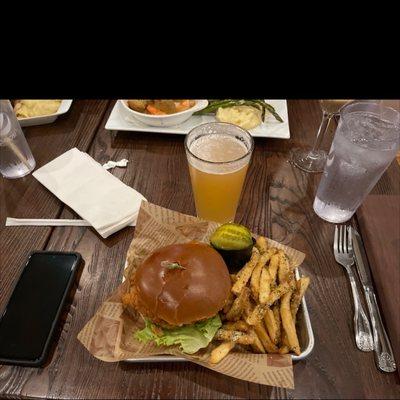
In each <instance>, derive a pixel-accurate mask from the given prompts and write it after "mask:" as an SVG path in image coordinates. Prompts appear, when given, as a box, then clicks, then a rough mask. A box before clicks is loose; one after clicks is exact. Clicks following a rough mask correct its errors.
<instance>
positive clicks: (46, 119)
mask: <svg viewBox="0 0 400 400" xmlns="http://www.w3.org/2000/svg"><path fill="white" fill-rule="evenodd" d="M71 104H72V100H61V104H60V107H58V110H57V112H55V113H54V114H50V115H39V116H37V117H29V118H18V121H19V123H20V125H21V126H22V127H24V126H33V125H45V124H51V123H52V122H54V121H55V120H56V119H57V117H58V116H59V115H61V114H65V113H66V112H67V111H68V110H69V108H70V107H71Z"/></svg>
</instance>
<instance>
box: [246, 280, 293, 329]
mask: <svg viewBox="0 0 400 400" xmlns="http://www.w3.org/2000/svg"><path fill="white" fill-rule="evenodd" d="M289 290H290V286H289V283H287V282H284V283H282V284H280V285H278V286H277V287H276V288H275V289H273V290H272V291H271V293H270V295H269V298H268V301H267V302H266V303H265V304H257V305H256V306H255V307H254V310H253V311H252V312H251V314H250V315H249V316H247V317H246V322H247V323H248V324H249V325H256V324H258V323H260V322H261V320H262V319H263V318H264V314H265V311H266V309H267V308H268V307H269V306H271V305H272V304H274V303H275V302H276V301H277V300H279V299H280V298H281V297H282V296H283V295H284V294H285V293H287V292H288V291H289Z"/></svg>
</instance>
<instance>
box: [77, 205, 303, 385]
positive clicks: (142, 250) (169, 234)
mask: <svg viewBox="0 0 400 400" xmlns="http://www.w3.org/2000/svg"><path fill="white" fill-rule="evenodd" d="M218 226H219V224H218V223H216V222H210V221H205V220H201V219H199V218H196V217H193V216H190V215H185V214H181V213H178V212H176V211H172V210H168V209H166V208H162V207H159V206H157V205H154V204H151V203H148V202H145V201H143V202H142V204H141V208H140V211H139V215H138V219H137V223H136V229H135V236H134V238H133V240H132V243H131V245H130V247H129V250H128V254H127V268H126V270H125V272H124V276H125V278H128V277H129V276H130V275H131V274H132V273H133V272H134V271H135V269H136V267H137V266H138V265H140V263H141V262H142V261H143V260H144V259H145V258H146V257H147V256H148V255H150V254H151V253H152V252H154V251H155V250H156V249H158V248H159V247H162V246H166V245H169V244H173V243H184V242H189V241H191V240H199V241H203V242H208V239H209V237H210V235H211V234H212V232H213V231H214V230H215V229H216V228H217V227H218ZM268 242H269V243H270V244H271V245H273V246H275V247H278V248H281V249H283V250H284V251H285V252H286V254H287V255H288V256H289V258H290V261H291V263H292V264H293V265H294V266H296V267H297V266H299V265H300V264H301V263H302V262H303V260H304V254H303V253H301V252H299V251H297V250H294V249H292V248H290V247H287V246H285V245H282V244H280V243H278V242H275V241H273V240H270V239H268ZM127 282H128V280H127V281H125V283H122V284H121V285H120V286H119V287H118V288H117V290H116V291H115V292H114V293H113V294H112V295H111V297H110V298H108V299H107V300H106V301H105V302H104V303H103V304H102V305H101V307H100V308H99V310H97V312H96V314H95V315H94V316H93V318H92V319H91V320H90V321H89V322H88V323H87V324H86V325H85V327H84V328H83V329H82V331H81V332H80V333H79V334H78V339H79V340H80V342H81V343H82V344H83V345H84V346H85V347H86V349H87V350H88V351H89V352H90V353H91V354H92V355H93V356H94V357H96V358H98V359H100V360H103V361H108V362H115V361H122V360H127V359H134V358H143V357H149V356H154V355H161V354H172V355H176V356H179V357H184V358H186V359H187V360H188V361H191V362H194V363H196V364H199V365H202V366H204V367H206V368H209V369H212V370H213V371H217V372H220V373H222V374H224V375H229V376H232V377H234V378H238V379H243V380H246V381H249V382H254V383H259V384H263V385H271V386H278V387H285V388H291V389H293V388H294V380H293V368H292V358H291V356H290V355H288V354H286V355H278V354H268V355H266V354H251V353H240V352H232V353H230V354H229V355H228V356H227V357H226V358H224V359H223V360H222V361H221V362H220V363H219V364H209V363H208V362H207V359H208V357H209V354H210V352H211V350H212V348H213V347H214V346H215V345H214V344H210V345H209V346H208V347H207V348H206V349H204V350H203V351H201V352H199V353H197V354H196V355H188V354H184V353H182V352H181V351H179V349H178V348H177V347H175V346H170V347H165V346H156V345H155V344H153V343H146V344H143V343H141V342H139V341H137V340H136V339H134V337H133V333H134V332H135V331H136V330H138V329H142V327H143V326H144V324H143V320H142V318H141V317H140V316H139V315H133V314H131V313H128V312H127V311H125V310H124V308H123V306H122V303H121V295H122V294H123V293H124V292H125V291H126V290H127V287H128V283H127Z"/></svg>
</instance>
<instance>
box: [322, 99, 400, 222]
mask: <svg viewBox="0 0 400 400" xmlns="http://www.w3.org/2000/svg"><path fill="white" fill-rule="evenodd" d="M399 143H400V113H399V112H398V111H396V110H394V109H393V108H390V107H385V106H384V105H382V103H379V102H352V103H350V104H348V105H346V106H344V107H343V108H342V109H341V111H340V120H339V124H338V127H337V130H336V133H335V137H334V139H333V142H332V146H331V149H330V152H329V155H328V159H327V162H326V165H325V169H324V173H323V176H322V178H321V181H320V183H319V187H318V190H317V194H316V197H315V200H314V211H315V212H316V213H317V215H318V216H320V217H321V218H323V219H325V220H326V221H329V222H333V223H342V222H345V221H347V220H349V219H350V218H351V217H352V216H353V214H354V213H355V211H356V210H357V208H358V207H359V206H360V204H361V203H362V201H363V200H364V198H365V197H366V195H367V194H368V193H369V192H370V191H371V189H372V188H373V187H374V186H375V184H376V182H378V180H379V178H380V177H381V176H382V174H383V173H384V172H385V170H386V169H387V167H388V166H389V165H390V163H391V162H392V161H393V159H394V158H395V157H396V152H397V149H398V148H399Z"/></svg>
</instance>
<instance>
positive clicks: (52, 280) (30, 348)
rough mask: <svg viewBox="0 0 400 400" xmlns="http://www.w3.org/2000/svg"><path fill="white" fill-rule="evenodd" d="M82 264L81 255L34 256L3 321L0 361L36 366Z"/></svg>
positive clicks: (39, 253)
mask: <svg viewBox="0 0 400 400" xmlns="http://www.w3.org/2000/svg"><path fill="white" fill-rule="evenodd" d="M78 261H79V255H78V254H77V253H56V252H54V253H53V252H43V253H41V252H38V253H33V254H32V255H31V257H30V258H29V260H28V263H27V265H26V266H25V268H24V270H23V272H22V275H21V277H20V279H19V281H18V283H17V285H16V287H15V289H14V291H13V293H12V295H11V298H10V301H9V303H8V305H7V307H6V309H5V310H4V313H3V316H2V318H1V319H0V358H2V359H11V360H15V361H18V360H27V361H32V362H35V361H36V360H38V359H40V358H41V357H42V356H43V352H44V350H45V347H46V343H47V340H48V337H49V335H50V333H51V332H52V330H53V324H55V322H56V317H57V314H58V311H59V308H60V306H61V305H62V301H63V299H64V297H65V295H66V292H67V289H68V288H69V286H70V281H71V278H72V275H73V274H74V270H75V269H76V266H77V263H78Z"/></svg>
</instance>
